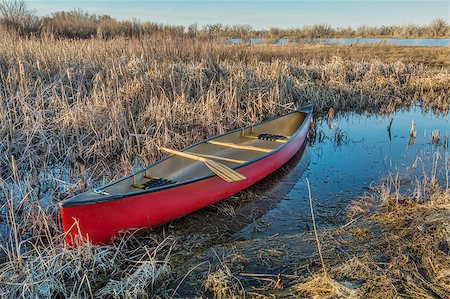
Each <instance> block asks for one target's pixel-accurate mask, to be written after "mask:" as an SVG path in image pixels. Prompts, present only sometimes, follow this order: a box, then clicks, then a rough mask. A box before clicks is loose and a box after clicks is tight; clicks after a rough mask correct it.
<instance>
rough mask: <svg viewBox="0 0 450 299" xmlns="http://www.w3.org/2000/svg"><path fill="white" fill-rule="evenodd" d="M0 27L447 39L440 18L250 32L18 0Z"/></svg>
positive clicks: (79, 32)
mask: <svg viewBox="0 0 450 299" xmlns="http://www.w3.org/2000/svg"><path fill="white" fill-rule="evenodd" d="M0 26H1V27H3V28H5V29H6V30H9V31H14V32H16V33H18V34H19V35H22V36H36V37H39V36H52V37H54V38H74V39H89V38H101V39H109V38H114V37H118V36H122V37H129V38H136V37H141V36H144V35H156V34H160V35H170V36H183V37H192V38H193V37H206V38H211V37H222V38H242V39H246V38H273V39H279V38H283V37H285V38H290V39H291V40H296V39H304V38H331V37H403V38H420V37H447V36H449V35H450V26H449V25H448V24H447V22H446V21H445V20H444V19H435V20H433V21H432V22H431V23H430V24H426V25H415V24H408V25H392V26H379V27H374V26H359V27H357V28H351V27H346V28H343V27H338V28H335V27H332V26H331V25H328V24H318V25H312V26H303V27H302V28H290V29H283V28H275V27H273V28H270V29H268V30H256V29H254V28H253V27H252V26H250V25H223V24H208V25H205V26H202V27H199V26H198V25H197V24H192V25H189V26H187V27H185V26H174V25H164V24H157V23H154V22H141V21H139V20H131V21H119V20H116V19H114V18H112V17H110V16H107V15H103V16H98V15H94V14H90V13H88V12H85V11H83V10H80V9H74V10H71V11H60V12H55V13H53V14H51V15H50V16H45V17H38V16H37V15H36V12H35V11H34V10H32V9H30V8H28V7H27V5H26V3H25V2H24V1H21V0H12V1H11V0H6V1H5V0H4V1H2V2H0Z"/></svg>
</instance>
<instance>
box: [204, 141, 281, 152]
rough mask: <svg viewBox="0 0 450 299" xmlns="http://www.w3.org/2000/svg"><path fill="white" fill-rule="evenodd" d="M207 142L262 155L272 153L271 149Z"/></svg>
mask: <svg viewBox="0 0 450 299" xmlns="http://www.w3.org/2000/svg"><path fill="white" fill-rule="evenodd" d="M207 142H208V143H209V144H215V145H220V146H226V147H231V148H237V149H242V150H248V151H256V152H263V153H270V152H271V151H272V150H271V149H268V148H262V147H256V146H251V145H239V144H236V143H231V142H219V141H214V140H209V141H207Z"/></svg>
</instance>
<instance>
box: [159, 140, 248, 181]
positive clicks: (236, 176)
mask: <svg viewBox="0 0 450 299" xmlns="http://www.w3.org/2000/svg"><path fill="white" fill-rule="evenodd" d="M159 149H160V150H162V151H164V152H167V153H169V154H172V155H177V156H180V157H183V158H187V159H191V160H196V161H200V162H203V163H205V165H206V166H207V167H208V168H209V169H210V170H211V171H212V172H214V173H215V174H217V175H218V176H219V177H220V178H221V179H223V180H224V181H226V182H228V183H232V182H238V181H242V180H245V179H247V178H246V177H245V176H244V175H242V174H240V173H239V172H236V171H234V170H233V169H231V168H229V167H228V166H225V165H223V164H221V163H218V162H214V161H213V160H210V159H207V158H204V157H199V156H196V155H193V154H189V153H186V152H179V151H176V150H172V149H168V148H165V147H159Z"/></svg>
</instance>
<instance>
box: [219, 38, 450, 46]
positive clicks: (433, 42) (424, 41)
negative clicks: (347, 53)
mask: <svg viewBox="0 0 450 299" xmlns="http://www.w3.org/2000/svg"><path fill="white" fill-rule="evenodd" d="M227 41H228V42H229V43H231V44H240V43H245V42H248V43H250V44H264V43H270V44H278V45H285V44H292V43H296V42H294V41H291V40H289V39H288V38H280V39H271V38H250V39H241V38H229V39H228V40H227ZM300 43H322V44H342V45H353V44H378V43H388V44H392V45H398V46H423V47H436V46H439V47H448V46H450V39H449V38H306V39H302V40H300Z"/></svg>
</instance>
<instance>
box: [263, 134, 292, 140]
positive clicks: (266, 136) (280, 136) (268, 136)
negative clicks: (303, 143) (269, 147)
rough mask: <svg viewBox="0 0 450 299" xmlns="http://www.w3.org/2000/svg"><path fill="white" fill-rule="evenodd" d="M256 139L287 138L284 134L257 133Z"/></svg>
mask: <svg viewBox="0 0 450 299" xmlns="http://www.w3.org/2000/svg"><path fill="white" fill-rule="evenodd" d="M258 139H261V140H268V141H276V140H286V139H288V138H287V137H286V136H282V135H276V134H259V135H258Z"/></svg>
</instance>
